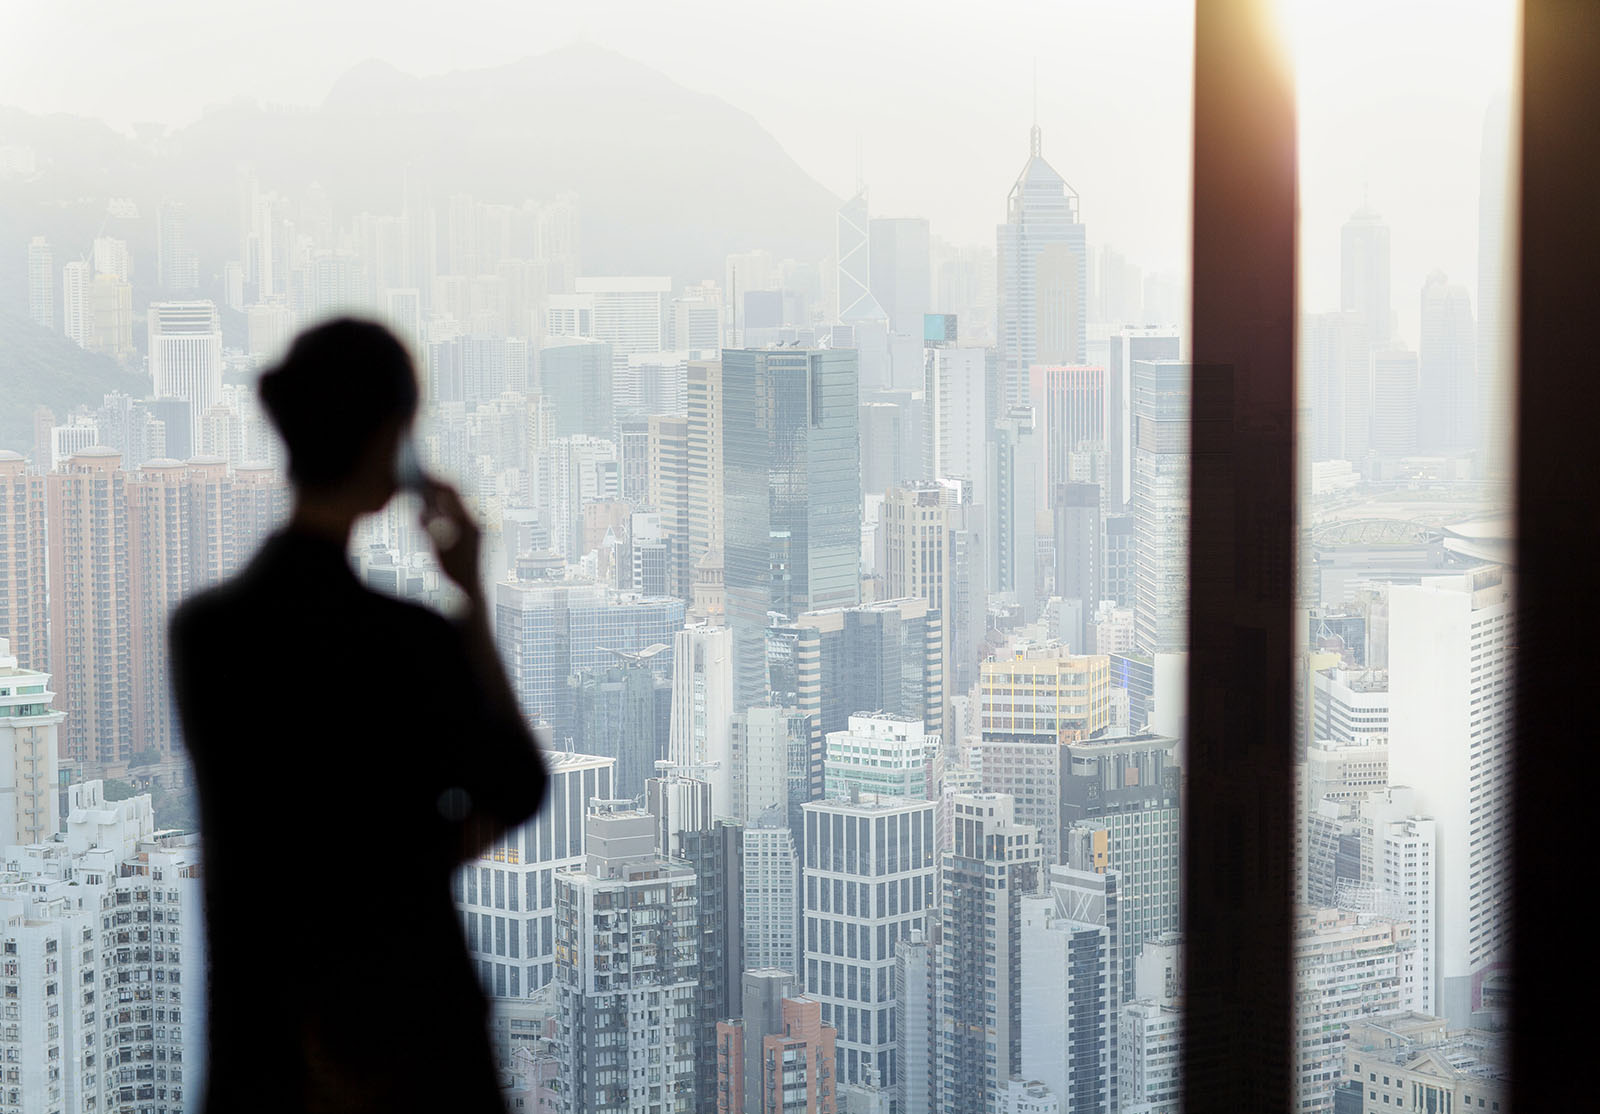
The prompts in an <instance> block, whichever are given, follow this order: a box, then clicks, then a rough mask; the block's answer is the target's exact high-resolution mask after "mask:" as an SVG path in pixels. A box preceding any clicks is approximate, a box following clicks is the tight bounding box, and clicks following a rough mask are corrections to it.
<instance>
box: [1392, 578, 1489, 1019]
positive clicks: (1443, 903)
mask: <svg viewBox="0 0 1600 1114" xmlns="http://www.w3.org/2000/svg"><path fill="white" fill-rule="evenodd" d="M1512 590H1513V582H1512V578H1511V575H1510V574H1509V573H1508V572H1506V571H1505V570H1504V569H1500V568H1487V569H1481V570H1476V571H1473V572H1470V573H1466V574H1464V575H1463V576H1461V577H1441V578H1436V579H1432V580H1426V581H1424V582H1423V583H1422V584H1420V585H1398V584H1397V585H1395V586H1393V587H1392V588H1391V589H1390V592H1389V780H1390V783H1391V784H1392V785H1408V786H1411V787H1412V789H1413V791H1414V792H1415V795H1416V796H1415V809H1416V812H1417V813H1418V814H1419V815H1426V816H1430V817H1432V818H1433V820H1434V822H1435V824H1436V825H1437V833H1438V857H1437V869H1438V874H1437V878H1438V882H1437V885H1438V908H1439V910H1440V914H1441V915H1440V918H1439V925H1438V927H1439V937H1438V949H1437V957H1438V968H1437V974H1436V979H1437V989H1436V992H1435V1003H1436V1004H1435V1007H1434V1012H1436V1013H1438V1014H1439V1015H1440V1016H1442V1017H1445V1018H1448V1019H1450V1021H1451V1023H1452V1024H1455V1025H1462V1026H1464V1025H1466V1024H1468V1023H1469V1022H1470V1021H1471V1020H1472V1015H1473V1014H1474V1013H1475V1012H1477V1011H1479V1010H1481V1009H1485V1008H1488V1005H1489V1002H1488V1001H1487V1000H1488V999H1492V998H1493V996H1494V994H1495V990H1496V984H1497V983H1498V982H1499V981H1500V980H1501V979H1502V978H1503V977H1504V973H1505V970H1506V967H1507V965H1508V964H1509V962H1510V955H1509V941H1510V932H1511V923H1510V921H1511V886H1512V862H1511V859H1512V855H1511V845H1512V841H1511V823H1510V810H1511V769H1512V738H1511V708H1512V694H1513V685H1514V679H1513V668H1512V662H1513V653H1514V650H1513V646H1514V642H1515V638H1516V630H1515V625H1516V612H1515V604H1514V602H1513V599H1512ZM1486 984H1487V985H1486Z"/></svg>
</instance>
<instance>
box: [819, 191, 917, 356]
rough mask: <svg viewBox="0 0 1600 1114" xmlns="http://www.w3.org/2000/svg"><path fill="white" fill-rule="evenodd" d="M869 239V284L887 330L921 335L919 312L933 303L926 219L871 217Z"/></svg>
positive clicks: (907, 334) (914, 335) (911, 335)
mask: <svg viewBox="0 0 1600 1114" xmlns="http://www.w3.org/2000/svg"><path fill="white" fill-rule="evenodd" d="M868 241H869V242H868V252H869V258H870V261H871V273H870V275H869V276H868V278H869V285H870V288H871V291H872V296H873V297H874V298H876V299H877V302H878V305H880V306H881V307H883V311H884V312H885V313H886V314H888V317H889V329H890V331H891V332H893V333H897V334H899V335H901V336H910V337H917V338H921V336H922V315H923V314H925V313H927V312H928V311H929V310H930V309H931V308H932V306H933V296H932V290H931V282H932V270H931V265H930V256H929V241H928V222H927V221H926V220H924V219H922V218H920V217H873V218H872V220H871V222H870V223H869V225H868ZM842 319H843V318H842V315H841V320H842Z"/></svg>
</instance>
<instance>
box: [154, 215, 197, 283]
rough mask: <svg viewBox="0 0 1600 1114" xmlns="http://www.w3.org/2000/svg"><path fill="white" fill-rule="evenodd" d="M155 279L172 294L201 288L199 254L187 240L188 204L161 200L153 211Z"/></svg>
mask: <svg viewBox="0 0 1600 1114" xmlns="http://www.w3.org/2000/svg"><path fill="white" fill-rule="evenodd" d="M156 279H157V281H158V282H159V283H160V284H161V288H162V289H163V290H165V291H168V292H169V293H172V294H189V293H192V292H193V291H196V290H198V289H200V257H199V256H198V255H196V254H195V250H194V245H193V244H192V243H190V241H189V206H188V205H187V204H185V203H184V202H182V201H165V202H162V204H161V208H160V209H158V210H157V211H156Z"/></svg>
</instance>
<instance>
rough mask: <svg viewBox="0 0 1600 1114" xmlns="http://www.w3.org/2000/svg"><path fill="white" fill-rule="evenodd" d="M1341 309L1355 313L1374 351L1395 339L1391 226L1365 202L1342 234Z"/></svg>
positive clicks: (1340, 268) (1340, 238)
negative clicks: (1390, 249)
mask: <svg viewBox="0 0 1600 1114" xmlns="http://www.w3.org/2000/svg"><path fill="white" fill-rule="evenodd" d="M1339 244H1340V252H1339V279H1340V281H1339V308H1340V309H1341V310H1344V311H1345V312H1346V313H1356V314H1359V315H1360V317H1361V321H1362V324H1364V325H1365V326H1366V334H1367V341H1368V343H1369V344H1371V345H1372V347H1373V348H1374V349H1376V348H1380V347H1382V346H1383V345H1385V344H1387V343H1388V342H1389V341H1390V339H1391V338H1392V337H1393V336H1394V304H1393V303H1392V302H1391V301H1390V297H1389V225H1388V223H1387V222H1386V221H1385V220H1384V219H1383V217H1382V215H1380V214H1379V213H1378V211H1377V210H1376V209H1374V208H1372V207H1371V206H1370V205H1367V204H1366V203H1365V202H1363V203H1362V205H1361V208H1359V209H1357V210H1356V211H1355V212H1354V213H1352V214H1350V219H1349V220H1347V221H1345V222H1344V227H1343V228H1341V229H1340V232H1339Z"/></svg>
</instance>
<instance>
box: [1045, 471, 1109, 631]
mask: <svg viewBox="0 0 1600 1114" xmlns="http://www.w3.org/2000/svg"><path fill="white" fill-rule="evenodd" d="M1054 490H1055V497H1054V500H1053V502H1054V504H1055V511H1054V515H1055V533H1056V588H1055V594H1056V595H1057V596H1059V597H1061V600H1062V602H1063V604H1064V605H1065V606H1066V607H1068V608H1069V609H1070V613H1069V615H1068V617H1067V620H1066V628H1065V630H1064V632H1063V633H1064V636H1065V637H1066V639H1067V642H1068V644H1069V645H1070V646H1071V647H1072V649H1073V650H1074V651H1076V652H1078V653H1086V652H1088V651H1091V650H1093V649H1095V647H1093V646H1091V645H1090V644H1089V637H1088V634H1089V630H1090V625H1091V623H1092V622H1093V620H1094V615H1095V612H1096V611H1097V610H1098V609H1099V607H1100V593H1101V591H1102V588H1103V583H1104V579H1105V577H1104V574H1103V572H1102V567H1101V566H1102V563H1103V562H1104V560H1105V557H1106V554H1105V538H1104V531H1103V529H1102V527H1101V518H1100V490H1101V489H1100V485H1099V484H1091V483H1064V484H1059V485H1057V486H1056V488H1055V489H1054Z"/></svg>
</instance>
